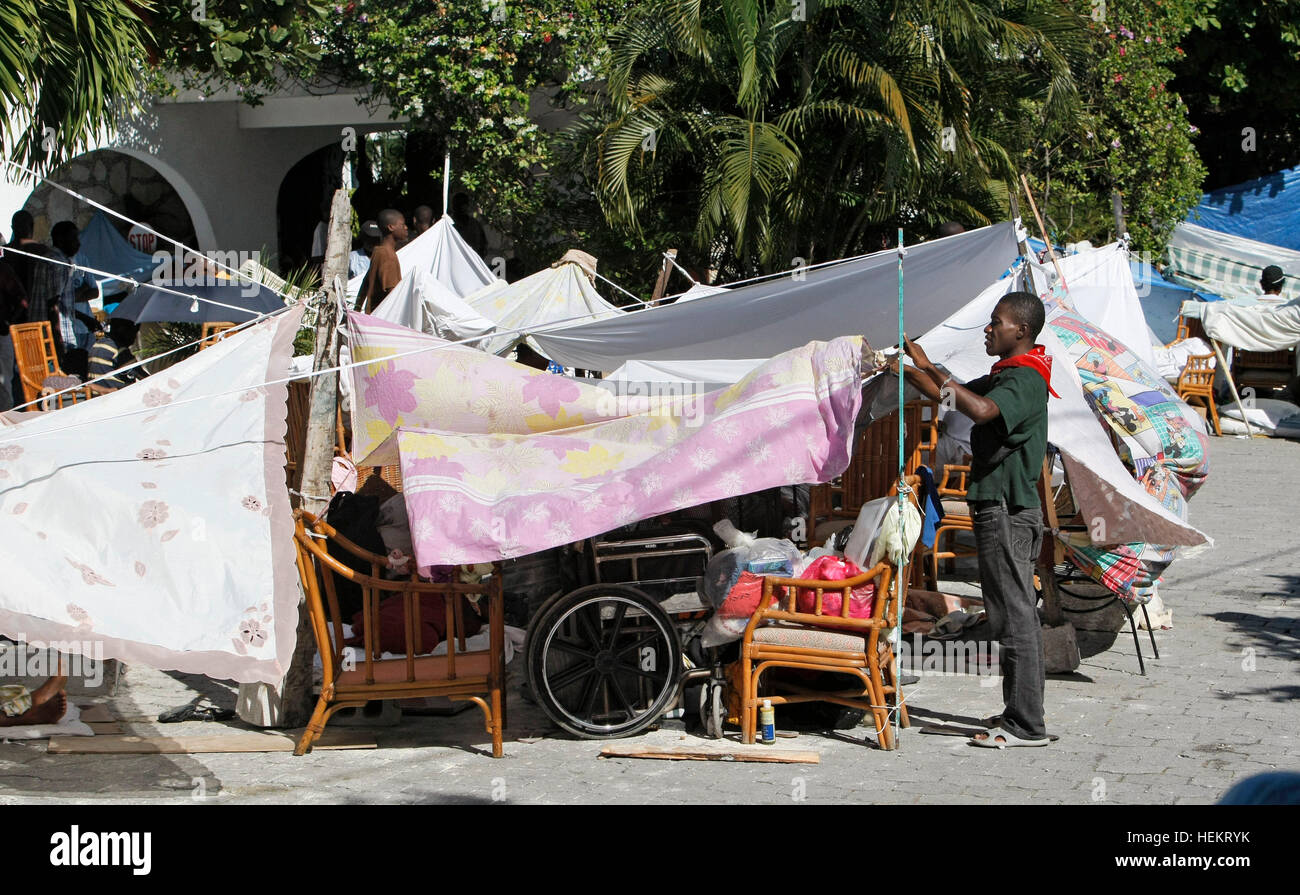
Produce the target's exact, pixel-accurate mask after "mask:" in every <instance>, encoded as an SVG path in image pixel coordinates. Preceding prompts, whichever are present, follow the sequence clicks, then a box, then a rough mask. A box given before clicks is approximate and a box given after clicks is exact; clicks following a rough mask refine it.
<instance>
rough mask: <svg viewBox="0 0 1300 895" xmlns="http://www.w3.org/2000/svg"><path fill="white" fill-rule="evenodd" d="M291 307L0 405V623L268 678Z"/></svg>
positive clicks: (216, 674)
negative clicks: (154, 367)
mask: <svg viewBox="0 0 1300 895" xmlns="http://www.w3.org/2000/svg"><path fill="white" fill-rule="evenodd" d="M301 318H302V309H301V307H299V308H296V309H292V310H289V311H287V312H285V313H283V314H281V315H279V316H278V317H277V318H275V319H273V320H268V321H265V322H263V323H261V324H258V325H256V326H253V327H250V328H249V329H248V330H247V331H246V332H242V333H239V334H236V335H234V336H231V337H229V338H226V339H222V340H221V341H219V342H217V343H216V344H215V345H213V346H212V347H211V348H208V349H207V350H205V351H200V352H199V353H198V354H196V355H194V356H193V357H190V358H188V359H186V360H184V361H182V362H181V363H178V364H176V365H175V366H172V367H168V368H167V369H166V370H164V371H162V372H161V373H158V374H156V375H154V376H150V377H148V378H146V379H144V380H142V381H140V382H138V383H136V384H135V385H131V386H128V387H126V388H123V389H121V390H120V391H117V392H114V393H112V394H110V395H105V396H102V397H97V398H94V399H93V400H90V401H85V402H83V403H78V404H75V405H71V406H68V407H65V408H63V409H61V410H58V411H55V412H51V413H43V414H41V413H19V412H10V413H8V414H5V415H4V418H3V420H4V423H5V425H3V426H0V542H3V543H4V544H5V548H6V550H7V551H8V555H9V557H10V559H11V561H10V562H9V563H8V568H7V569H6V571H5V574H4V577H3V578H2V579H0V632H3V633H4V634H6V635H8V636H10V637H14V638H21V639H24V640H27V641H28V642H31V641H41V642H45V643H49V642H52V641H54V642H60V643H63V644H67V645H68V648H66V649H62V648H61V649H62V651H63V652H69V653H80V654H82V655H86V656H87V657H88V658H92V659H100V658H111V659H120V660H123V661H125V662H127V663H131V662H140V663H142V664H144V665H148V666H151V667H153V668H159V669H163V670H174V671H184V672H189V673H194V674H203V675H207V676H208V677H212V678H217V679H225V680H235V681H239V682H241V683H242V682H250V683H251V682H255V681H263V682H266V683H271V684H275V683H278V682H279V681H280V680H281V678H282V677H283V676H284V674H285V672H286V671H287V670H288V668H289V660H290V657H291V656H292V654H293V649H294V643H295V639H296V631H297V625H298V603H299V585H298V575H297V570H296V561H295V558H294V546H293V513H292V509H291V508H290V506H289V494H288V491H287V490H286V488H285V481H284V463H285V448H284V435H285V425H286V424H285V413H286V403H285V402H286V396H287V389H286V385H285V383H284V381H283V380H284V378H285V374H286V372H287V371H288V368H289V355H290V354H291V353H292V348H293V337H294V336H295V335H296V334H297V332H298V323H299V321H300V319H301ZM276 380H279V382H277V383H276V384H273V385H264V384H263V383H268V382H276ZM92 644H93V646H92ZM101 647H102V655H96V654H95V653H97V652H99V649H100V648H101Z"/></svg>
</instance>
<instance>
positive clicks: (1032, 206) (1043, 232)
mask: <svg viewBox="0 0 1300 895" xmlns="http://www.w3.org/2000/svg"><path fill="white" fill-rule="evenodd" d="M1020 183H1021V185H1022V186H1024V188H1025V198H1026V199H1028V200H1029V210H1030V211H1032V212H1033V213H1034V220H1035V221H1037V222H1038V234H1039V235H1040V236H1042V237H1043V242H1045V243H1047V257H1048V258H1051V259H1052V267H1054V268H1056V278H1057V279H1058V280H1060V282H1061V288H1062V289H1065V290H1066V291H1069V286H1067V285H1066V282H1065V274H1064V273H1063V272H1062V271H1061V262H1059V261H1057V260H1056V252H1055V250H1053V249H1052V240H1051V239H1050V238H1049V237H1048V235H1047V228H1046V227H1045V226H1043V216H1042V215H1041V214H1039V213H1038V203H1036V202H1035V201H1034V194H1033V192H1032V191H1030V189H1029V178H1028V177H1026V176H1025V175H1023V174H1021V175H1020Z"/></svg>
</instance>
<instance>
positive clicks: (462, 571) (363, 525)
mask: <svg viewBox="0 0 1300 895" xmlns="http://www.w3.org/2000/svg"><path fill="white" fill-rule="evenodd" d="M371 483H378V484H376V485H371ZM384 489H387V493H385V490H384ZM325 519H326V521H328V522H329V524H330V525H331V526H333V527H334V529H335V530H336V531H337V532H338V533H339V534H340V535H342V536H343V537H345V538H347V539H348V540H349V541H351V542H352V543H354V544H356V545H357V546H358V547H361V548H363V549H365V550H369V551H370V552H372V553H376V554H379V555H381V556H387V557H388V568H387V569H382V570H380V572H381V574H382V575H383V576H384V577H385V578H391V579H399V578H408V577H410V574H411V571H412V564H413V562H414V560H413V556H412V555H413V554H414V549H413V548H412V546H411V530H410V525H409V523H408V521H407V516H406V503H405V501H404V500H403V499H402V495H401V494H397V493H396V492H393V491H392V489H391V488H389V487H388V486H387V485H386V484H384V483H383V480H382V479H380V478H378V477H373V478H371V479H370V480H368V482H367V487H363V488H362V489H361V491H360V492H357V493H353V492H351V491H339V492H338V493H336V494H335V495H334V498H333V499H332V500H331V501H330V505H329V508H328V509H327V510H326V512H325ZM329 550H330V553H331V555H333V556H334V557H335V558H336V559H337V560H338V561H339V562H341V563H343V564H344V565H346V566H348V567H350V568H354V569H362V570H365V569H367V568H369V565H370V564H369V563H368V562H366V561H365V560H363V559H362V558H361V557H358V556H356V555H355V554H353V553H352V552H351V551H349V550H347V549H345V548H344V547H343V546H342V545H340V544H337V543H334V542H332V541H331V542H330V544H329ZM430 571H431V573H432V575H431V580H433V581H438V582H444V581H451V580H452V576H453V575H457V576H458V578H459V580H460V581H462V582H464V583H474V582H477V581H482V580H484V579H485V578H486V577H488V576H490V575H491V573H492V565H491V564H490V563H482V564H480V565H475V566H457V567H450V566H438V567H435V568H433V569H431V570H430ZM330 574H333V575H334V586H335V592H336V594H337V597H338V602H339V616H340V617H341V618H345V619H350V620H351V625H345V627H346V628H350V633H349V631H347V630H345V631H344V637H345V644H346V645H348V646H361V645H362V644H364V643H365V629H366V618H365V614H364V612H363V611H362V597H361V586H360V585H358V584H357V583H356V582H354V581H350V580H348V579H346V578H344V577H343V576H342V575H339V574H337V573H334V572H331V573H330ZM477 598H478V595H477V594H473V595H469V596H465V595H462V596H461V597H460V599H461V600H462V601H463V603H462V606H461V616H462V618H463V619H464V620H465V630H464V634H465V636H466V637H473V636H474V635H476V634H478V633H479V631H480V630H481V629H482V628H483V627H484V626H485V625H486V622H487V619H486V616H485V613H486V611H487V607H486V606H484V607H483V609H482V610H480V609H479V606H478V603H479V600H478V599H477ZM378 617H379V625H378V627H379V629H378V640H377V642H378V644H379V649H380V650H381V651H382V652H384V653H390V654H400V653H402V652H404V651H405V648H406V614H405V606H404V597H403V595H402V594H393V595H390V596H388V597H387V598H385V599H384V600H381V601H380V603H379V612H378ZM419 620H420V622H419V625H418V626H417V628H416V631H415V644H416V652H417V653H428V652H434V651H435V649H436V647H437V646H438V645H439V644H441V643H443V642H444V641H445V640H446V639H447V637H448V631H447V630H446V626H447V624H446V620H447V610H446V604H445V601H444V599H443V596H442V594H422V595H421V596H420V613H419Z"/></svg>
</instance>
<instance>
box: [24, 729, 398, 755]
mask: <svg viewBox="0 0 1300 895" xmlns="http://www.w3.org/2000/svg"><path fill="white" fill-rule="evenodd" d="M297 742H298V738H297V736H287V735H283V734H278V733H226V734H212V735H207V736H186V737H137V736H102V737H101V736H95V737H50V747H49V752H50V754H52V755H53V754H58V755H91V754H94V755H197V754H200V753H207V752H292V751H293V748H294V746H295V745H297ZM375 747H376V744H375V738H374V737H373V736H370V735H367V734H365V733H364V732H360V731H342V732H339V733H333V732H328V731H327V732H326V733H325V736H324V737H323V739H320V740H317V741H316V742H315V743H313V744H312V748H313V749H374V748H375Z"/></svg>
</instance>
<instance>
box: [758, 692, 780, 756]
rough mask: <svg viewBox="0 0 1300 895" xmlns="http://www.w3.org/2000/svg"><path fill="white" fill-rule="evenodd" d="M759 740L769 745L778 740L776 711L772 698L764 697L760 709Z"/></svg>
mask: <svg viewBox="0 0 1300 895" xmlns="http://www.w3.org/2000/svg"><path fill="white" fill-rule="evenodd" d="M758 741H759V742H760V743H763V744H765V745H769V746H770V745H771V744H772V743H775V742H776V712H775V711H773V710H772V700H770V699H764V700H763V707H762V708H761V709H759V710H758Z"/></svg>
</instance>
